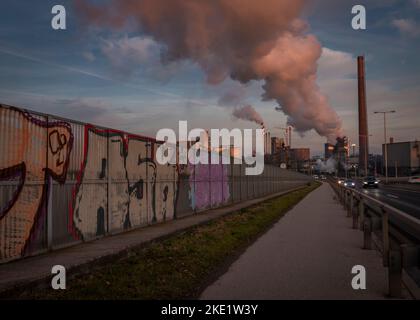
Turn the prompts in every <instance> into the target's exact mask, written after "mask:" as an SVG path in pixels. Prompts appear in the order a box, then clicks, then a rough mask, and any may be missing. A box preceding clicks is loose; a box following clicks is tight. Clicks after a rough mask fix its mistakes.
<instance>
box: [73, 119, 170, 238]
mask: <svg viewBox="0 0 420 320" xmlns="http://www.w3.org/2000/svg"><path fill="white" fill-rule="evenodd" d="M152 147H153V143H152V142H150V141H147V140H145V139H141V138H139V137H137V136H134V135H129V134H125V133H123V132H120V131H116V130H109V129H106V130H102V129H96V128H95V127H93V126H91V125H86V126H85V137H84V148H83V149H84V152H83V161H82V166H81V168H80V171H79V174H78V177H77V183H76V186H75V188H74V190H73V199H74V203H72V204H71V207H70V212H71V214H70V226H71V227H70V228H71V231H72V232H73V233H74V234H75V235H76V237H78V238H80V239H87V238H92V237H96V236H101V235H104V234H105V233H106V232H108V231H112V232H115V231H120V230H126V229H129V228H132V227H134V226H141V225H145V224H147V223H150V222H160V221H165V220H171V219H173V218H174V215H175V208H176V196H175V195H176V193H177V192H176V187H177V179H176V177H177V175H176V166H173V165H167V166H160V165H156V162H155V161H154V159H153V156H150V155H153V154H154V153H153V152H152V150H151V148H152ZM107 166H109V167H108V168H107ZM98 180H103V181H109V182H110V183H97V182H98ZM108 206H109V208H108ZM107 210H108V212H109V215H106V212H107ZM92 213H96V214H92Z"/></svg>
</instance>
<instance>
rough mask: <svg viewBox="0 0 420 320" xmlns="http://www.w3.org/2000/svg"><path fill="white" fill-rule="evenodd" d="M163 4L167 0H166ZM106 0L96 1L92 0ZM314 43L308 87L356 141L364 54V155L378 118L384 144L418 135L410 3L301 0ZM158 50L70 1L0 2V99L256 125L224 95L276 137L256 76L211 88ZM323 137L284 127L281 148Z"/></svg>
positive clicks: (419, 24) (73, 115)
mask: <svg viewBox="0 0 420 320" xmlns="http://www.w3.org/2000/svg"><path fill="white" fill-rule="evenodd" d="M168 1H169V0H168ZM94 2H95V3H97V4H98V3H102V4H103V5H106V3H107V0H104V1H97V0H96V1H94ZM55 4H62V5H64V7H65V8H66V13H67V20H66V22H67V29H66V30H53V29H52V28H51V19H52V17H53V15H52V14H51V8H52V7H53V6H54V5H55ZM355 4H362V5H364V6H365V7H366V10H367V29H366V30H357V31H356V30H353V29H352V28H351V19H352V14H351V8H352V7H353V5H355ZM301 18H303V19H304V20H305V21H306V22H307V23H308V26H309V29H308V31H307V32H308V33H311V34H313V35H315V36H316V37H317V38H318V41H319V42H320V43H321V45H322V55H321V58H320V59H319V60H318V71H317V84H318V86H319V88H320V90H321V92H322V93H323V94H325V95H326V97H327V98H328V100H329V102H330V104H331V106H332V108H333V109H335V110H336V112H337V114H338V115H339V117H340V118H341V120H342V122H343V129H344V133H345V134H346V135H347V136H348V137H349V139H350V141H351V143H356V144H357V142H358V141H357V140H358V132H357V130H358V124H357V74H356V57H357V56H358V55H365V57H366V72H367V97H368V99H367V104H368V121H369V130H370V132H369V133H370V134H371V135H372V136H371V137H370V146H371V152H373V153H380V150H381V143H383V139H384V138H383V118H382V117H381V116H380V115H375V114H373V112H374V111H382V110H391V109H393V110H396V111H397V112H396V113H395V114H392V115H390V116H389V118H388V136H392V137H394V140H395V141H407V140H415V139H420V112H419V111H420V62H419V52H420V0H402V1H398V0H367V1H358V2H357V3H356V2H355V1H349V0H341V1H336V0H313V1H311V2H309V1H308V5H307V6H306V7H305V9H304V11H303V12H302V14H301ZM161 58H162V47H161V46H160V44H159V43H157V42H156V41H155V40H154V39H153V38H152V37H150V36H149V35H145V34H141V33H140V32H139V31H138V30H137V29H136V28H130V27H127V28H125V29H123V30H117V31H116V30H109V29H106V28H100V27H98V26H96V27H92V26H87V25H86V24H85V23H84V22H83V21H82V20H81V19H80V16H79V15H78V14H77V12H76V11H75V8H74V2H73V1H69V0H66V1H65V0H62V1H60V3H59V2H58V1H57V0H54V1H50V0H42V1H29V0H2V1H1V2H0V103H4V104H10V105H14V106H18V107H24V108H28V109H31V110H35V111H40V112H45V113H50V114H54V115H59V116H63V117H66V118H70V119H75V120H79V121H84V122H89V123H93V124H97V125H102V126H107V127H111V128H115V129H120V130H125V131H128V132H133V133H139V134H142V135H148V136H152V137H154V136H155V134H156V132H157V130H159V129H161V128H167V127H168V128H174V129H176V128H177V125H178V121H179V120H187V121H188V124H189V128H190V129H192V128H194V127H199V128H205V129H207V128H234V127H239V128H256V127H257V126H256V125H254V124H252V123H250V122H246V121H242V120H235V119H233V117H232V115H231V113H232V105H229V106H226V105H224V104H223V97H226V96H230V97H231V98H232V95H233V99H230V101H232V100H235V99H237V100H238V103H241V104H251V105H253V106H254V108H255V109H256V110H257V111H258V112H259V113H260V114H261V116H262V117H263V119H264V121H265V124H266V127H268V129H269V130H270V131H271V134H272V135H277V136H282V135H283V132H282V130H281V129H276V127H284V126H285V124H286V116H285V115H284V114H282V112H278V111H276V110H275V107H276V106H277V104H276V102H274V101H261V98H260V97H261V94H262V93H263V89H262V88H261V82H260V81H252V82H251V83H249V84H246V85H243V84H240V83H238V82H236V81H233V80H231V79H228V78H227V79H225V80H224V81H222V82H221V83H218V84H216V85H211V84H209V83H208V82H207V81H206V75H205V74H204V72H203V70H202V68H200V67H199V66H198V65H197V63H195V62H192V61H188V60H181V61H173V62H169V63H167V62H166V63H162V59H161ZM325 142H326V139H325V137H320V136H319V135H318V134H317V133H316V132H314V131H313V130H311V131H308V132H306V133H305V134H304V135H303V136H302V135H299V134H297V133H294V134H293V138H292V144H293V147H310V148H311V153H312V155H316V154H320V155H321V154H322V153H323V144H324V143H325Z"/></svg>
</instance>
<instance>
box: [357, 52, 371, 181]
mask: <svg viewBox="0 0 420 320" xmlns="http://www.w3.org/2000/svg"><path fill="white" fill-rule="evenodd" d="M357 79H358V93H359V168H360V170H361V172H363V173H364V174H365V175H367V174H368V156H369V133H368V122H367V109H366V80H365V58H364V57H363V56H358V57H357Z"/></svg>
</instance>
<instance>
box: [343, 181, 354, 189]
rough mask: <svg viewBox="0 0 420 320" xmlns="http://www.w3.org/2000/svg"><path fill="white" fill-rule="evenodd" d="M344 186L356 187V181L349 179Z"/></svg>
mask: <svg viewBox="0 0 420 320" xmlns="http://www.w3.org/2000/svg"><path fill="white" fill-rule="evenodd" d="M344 186H345V187H347V188H355V187H356V182H354V181H353V180H349V179H347V180H346V181H344Z"/></svg>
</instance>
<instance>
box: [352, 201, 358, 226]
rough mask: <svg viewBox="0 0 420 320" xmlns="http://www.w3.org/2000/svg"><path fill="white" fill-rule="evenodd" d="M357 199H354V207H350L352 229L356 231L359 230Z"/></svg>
mask: <svg viewBox="0 0 420 320" xmlns="http://www.w3.org/2000/svg"><path fill="white" fill-rule="evenodd" d="M358 201H359V200H358V199H355V202H356V205H354V206H352V213H353V229H358V228H359V210H358V207H359V203H358ZM355 207H357V208H355Z"/></svg>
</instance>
